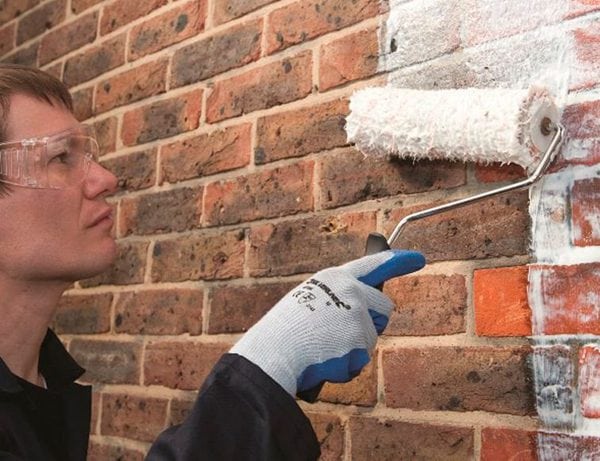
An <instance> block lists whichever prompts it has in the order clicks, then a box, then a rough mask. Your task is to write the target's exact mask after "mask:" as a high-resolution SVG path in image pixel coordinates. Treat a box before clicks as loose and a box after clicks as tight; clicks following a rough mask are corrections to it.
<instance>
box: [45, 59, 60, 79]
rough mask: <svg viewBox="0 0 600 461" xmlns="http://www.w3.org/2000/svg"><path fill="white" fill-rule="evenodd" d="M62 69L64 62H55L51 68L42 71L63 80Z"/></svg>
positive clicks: (47, 67)
mask: <svg viewBox="0 0 600 461" xmlns="http://www.w3.org/2000/svg"><path fill="white" fill-rule="evenodd" d="M62 68H63V63H62V62H55V63H54V64H50V65H49V66H46V67H43V68H42V70H43V71H44V72H46V73H47V74H50V75H52V76H53V77H56V78H57V79H59V80H62Z"/></svg>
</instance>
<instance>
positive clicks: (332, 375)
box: [297, 348, 370, 392]
mask: <svg viewBox="0 0 600 461" xmlns="http://www.w3.org/2000/svg"><path fill="white" fill-rule="evenodd" d="M369 360H370V357H369V352H368V351H367V350H366V349H362V348H357V349H353V350H351V351H350V352H348V353H347V354H345V355H343V356H342V357H334V358H332V359H329V360H326V361H325V362H322V363H316V364H313V365H310V366H309V367H308V368H306V369H305V370H304V371H303V372H302V374H301V375H300V377H299V378H298V381H297V389H298V392H302V391H304V390H306V389H312V388H313V387H315V386H317V385H319V384H321V383H322V382H323V381H330V382H333V383H345V382H348V381H350V380H351V379H352V378H354V377H355V376H356V375H357V374H358V373H360V371H361V370H362V369H363V368H364V366H365V365H366V364H367V363H369Z"/></svg>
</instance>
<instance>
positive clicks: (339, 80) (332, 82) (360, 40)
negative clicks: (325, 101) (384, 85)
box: [319, 27, 379, 91]
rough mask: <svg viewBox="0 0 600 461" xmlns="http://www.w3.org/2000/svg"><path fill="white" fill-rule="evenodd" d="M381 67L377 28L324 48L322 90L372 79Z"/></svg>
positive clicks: (320, 62)
mask: <svg viewBox="0 0 600 461" xmlns="http://www.w3.org/2000/svg"><path fill="white" fill-rule="evenodd" d="M378 65H379V37H378V28H375V27H374V28H371V29H366V30H361V31H359V32H356V33H353V34H352V35H348V36H347V37H343V38H341V39H338V40H334V41H333V42H330V43H327V44H325V45H322V46H321V49H320V55H319V89H320V90H321V91H325V90H328V89H330V88H334V87H336V86H339V85H343V84H345V83H348V82H353V81H355V80H360V79H363V78H367V77H371V76H373V75H375V74H376V73H377V70H378Z"/></svg>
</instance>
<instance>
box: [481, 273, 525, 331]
mask: <svg viewBox="0 0 600 461" xmlns="http://www.w3.org/2000/svg"><path fill="white" fill-rule="evenodd" d="M527 274H528V268H527V266H517V267H502V268H498V269H483V270H477V271H475V273H474V277H473V293H474V303H475V330H476V332H477V334H478V335H479V336H525V335H529V334H531V310H530V309H529V304H528V301H527Z"/></svg>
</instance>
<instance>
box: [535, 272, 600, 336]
mask: <svg viewBox="0 0 600 461" xmlns="http://www.w3.org/2000/svg"><path fill="white" fill-rule="evenodd" d="M529 280H530V285H532V286H533V287H534V288H533V289H534V290H536V292H537V291H538V290H539V293H538V294H539V296H540V300H539V302H540V303H541V304H540V305H542V306H544V318H543V324H541V325H536V330H538V331H536V334H547V335H559V334H599V333H600V312H599V311H598V286H600V264H599V263H593V264H578V265H572V266H531V267H530V276H529Z"/></svg>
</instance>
